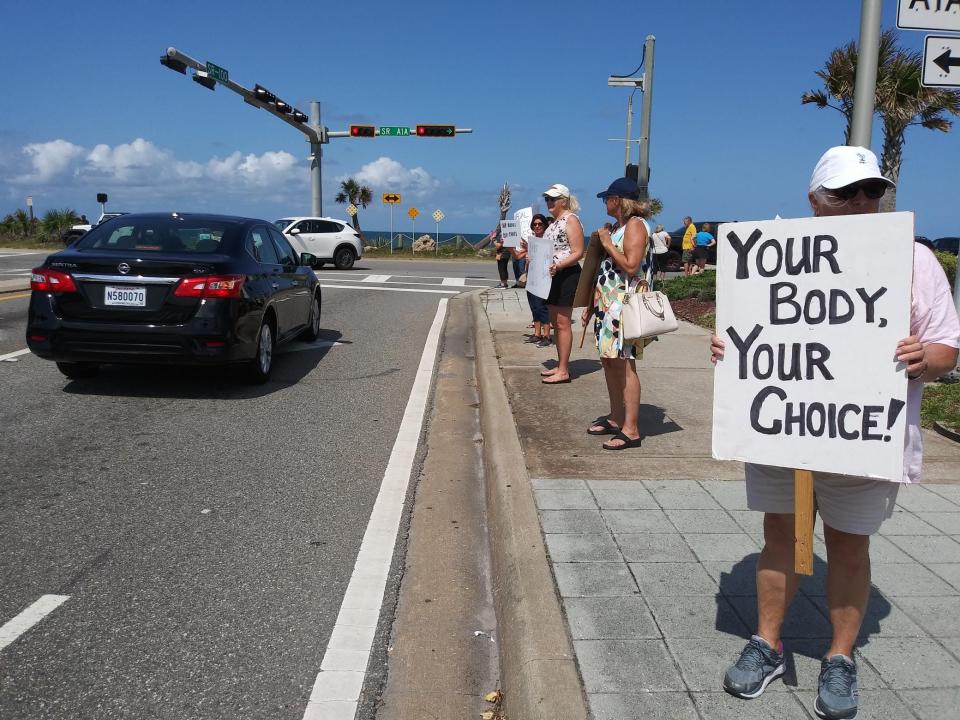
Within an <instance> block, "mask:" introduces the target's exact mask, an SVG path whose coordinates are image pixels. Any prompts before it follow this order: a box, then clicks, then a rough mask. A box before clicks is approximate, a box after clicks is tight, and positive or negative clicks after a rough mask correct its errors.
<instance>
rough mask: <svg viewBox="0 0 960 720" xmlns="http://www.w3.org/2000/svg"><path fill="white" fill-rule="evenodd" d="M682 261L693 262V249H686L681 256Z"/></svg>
mask: <svg viewBox="0 0 960 720" xmlns="http://www.w3.org/2000/svg"><path fill="white" fill-rule="evenodd" d="M680 262H685V263H692V262H693V250H684V251H683V254H682V255H681V256H680Z"/></svg>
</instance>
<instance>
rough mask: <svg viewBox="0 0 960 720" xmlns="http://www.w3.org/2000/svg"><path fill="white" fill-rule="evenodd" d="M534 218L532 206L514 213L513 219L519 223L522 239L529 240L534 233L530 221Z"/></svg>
mask: <svg viewBox="0 0 960 720" xmlns="http://www.w3.org/2000/svg"><path fill="white" fill-rule="evenodd" d="M532 220H533V208H532V207H525V208H521V209H520V210H517V211H516V212H515V213H514V214H513V221H514V222H515V223H516V224H517V230H519V231H520V239H521V240H527V239H528V238H529V237H530V236H531V235H532V234H533V232H532V231H531V230H530V222H531V221H532Z"/></svg>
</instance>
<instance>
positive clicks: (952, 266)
mask: <svg viewBox="0 0 960 720" xmlns="http://www.w3.org/2000/svg"><path fill="white" fill-rule="evenodd" d="M933 254H934V255H936V256H937V260H939V261H940V266H941V267H942V268H943V271H944V272H945V273H946V274H947V280H949V281H950V287H951V288H953V283H954V281H955V280H956V278H957V256H956V255H954V254H953V253H948V252H939V251H937V252H934V253H933Z"/></svg>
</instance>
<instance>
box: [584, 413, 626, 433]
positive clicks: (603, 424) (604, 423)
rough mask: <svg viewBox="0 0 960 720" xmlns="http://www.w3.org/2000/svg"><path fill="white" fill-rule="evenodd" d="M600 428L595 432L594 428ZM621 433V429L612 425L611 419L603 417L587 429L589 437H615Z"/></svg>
mask: <svg viewBox="0 0 960 720" xmlns="http://www.w3.org/2000/svg"><path fill="white" fill-rule="evenodd" d="M597 427H598V428H600V429H599V430H594V428H597ZM618 432H620V428H618V427H617V426H616V425H613V424H611V423H610V418H608V417H605V416H604V415H601V416H600V417H598V418H597V419H596V420H594V421H593V422H592V423H591V424H590V427H588V428H587V435H613V434H615V433H618Z"/></svg>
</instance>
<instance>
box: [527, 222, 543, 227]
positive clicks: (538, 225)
mask: <svg viewBox="0 0 960 720" xmlns="http://www.w3.org/2000/svg"><path fill="white" fill-rule="evenodd" d="M530 227H543V223H542V222H540V221H539V220H537V221H536V222H535V223H531V224H530Z"/></svg>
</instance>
